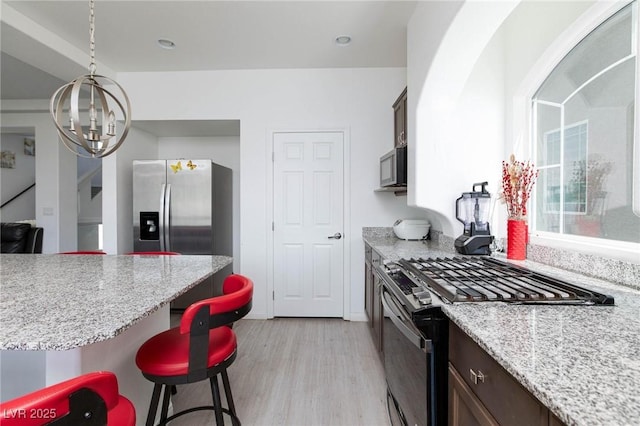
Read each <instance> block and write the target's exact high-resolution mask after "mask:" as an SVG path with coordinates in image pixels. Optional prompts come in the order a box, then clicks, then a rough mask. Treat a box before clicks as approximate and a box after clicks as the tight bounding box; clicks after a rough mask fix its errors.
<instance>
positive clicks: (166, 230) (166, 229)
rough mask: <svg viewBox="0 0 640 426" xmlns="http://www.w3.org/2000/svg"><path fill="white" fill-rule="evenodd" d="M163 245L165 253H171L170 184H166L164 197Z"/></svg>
mask: <svg viewBox="0 0 640 426" xmlns="http://www.w3.org/2000/svg"><path fill="white" fill-rule="evenodd" d="M164 215H165V217H164V224H165V227H164V245H165V248H164V250H165V251H171V184H170V183H168V184H167V189H166V190H165V196H164Z"/></svg>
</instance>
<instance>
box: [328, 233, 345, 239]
mask: <svg viewBox="0 0 640 426" xmlns="http://www.w3.org/2000/svg"><path fill="white" fill-rule="evenodd" d="M328 238H329V239H330V240H339V239H340V238H342V234H341V233H339V232H336V233H335V234H333V235H329V237H328Z"/></svg>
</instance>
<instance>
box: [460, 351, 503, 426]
mask: <svg viewBox="0 0 640 426" xmlns="http://www.w3.org/2000/svg"><path fill="white" fill-rule="evenodd" d="M449 424H450V425H452V426H488V425H498V422H497V421H496V419H494V418H493V416H492V415H491V413H489V411H488V410H487V409H486V408H485V406H484V405H482V403H481V402H480V400H479V399H478V397H477V396H475V395H474V394H473V392H472V391H471V389H470V388H469V386H467V384H466V383H465V382H464V380H463V379H462V377H460V373H458V371H457V370H456V369H455V367H453V366H452V365H451V363H449Z"/></svg>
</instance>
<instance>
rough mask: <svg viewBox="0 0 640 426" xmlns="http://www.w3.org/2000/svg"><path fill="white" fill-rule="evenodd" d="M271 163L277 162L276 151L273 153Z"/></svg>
mask: <svg viewBox="0 0 640 426" xmlns="http://www.w3.org/2000/svg"><path fill="white" fill-rule="evenodd" d="M271 162H272V163H275V162H276V153H275V152H274V151H271Z"/></svg>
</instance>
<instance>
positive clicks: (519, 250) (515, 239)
mask: <svg viewBox="0 0 640 426" xmlns="http://www.w3.org/2000/svg"><path fill="white" fill-rule="evenodd" d="M527 234H528V232H527V222H526V221H525V220H515V219H509V220H508V221H507V259H513V260H525V259H526V258H527V239H528V235H527Z"/></svg>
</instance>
